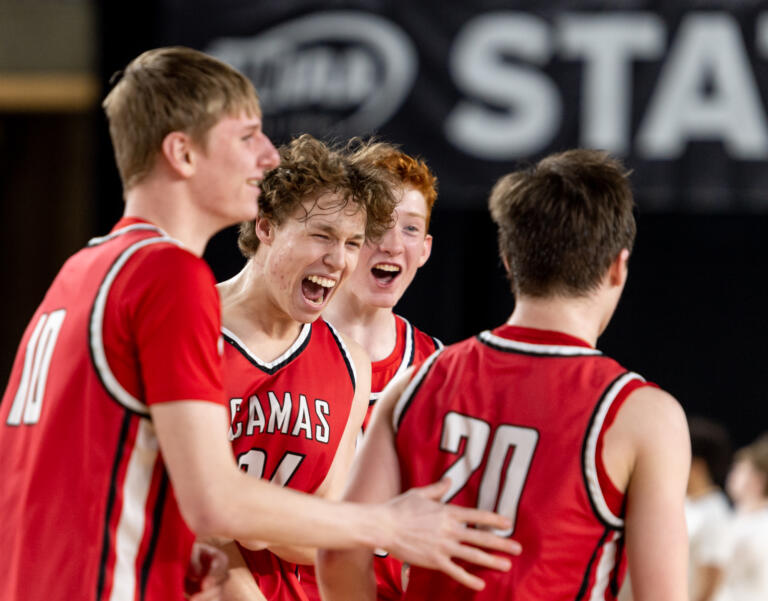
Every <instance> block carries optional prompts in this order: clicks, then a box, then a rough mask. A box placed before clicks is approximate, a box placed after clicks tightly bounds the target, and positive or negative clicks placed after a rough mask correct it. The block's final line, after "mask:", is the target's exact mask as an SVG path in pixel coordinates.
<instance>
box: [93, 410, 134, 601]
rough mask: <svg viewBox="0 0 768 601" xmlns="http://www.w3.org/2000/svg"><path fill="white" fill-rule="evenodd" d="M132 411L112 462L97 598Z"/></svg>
mask: <svg viewBox="0 0 768 601" xmlns="http://www.w3.org/2000/svg"><path fill="white" fill-rule="evenodd" d="M131 419H132V418H131V413H130V412H129V411H126V412H125V416H124V417H123V423H122V426H121V428H120V436H119V438H118V440H117V448H116V450H115V460H114V462H113V464H112V476H111V481H112V484H111V485H110V487H109V494H108V495H107V505H106V507H107V510H106V513H105V518H104V531H103V533H102V543H101V560H100V562H99V580H98V582H97V584H96V599H99V600H100V599H102V594H103V592H104V587H105V584H106V577H107V568H108V565H109V560H110V549H111V548H112V535H111V528H110V522H111V520H112V512H113V511H114V508H115V498H116V496H117V488H118V474H119V472H120V465H121V463H122V461H123V451H124V449H125V442H126V440H127V438H128V433H129V431H130V426H131Z"/></svg>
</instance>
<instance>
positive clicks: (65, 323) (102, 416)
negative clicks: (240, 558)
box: [0, 48, 517, 601]
mask: <svg viewBox="0 0 768 601" xmlns="http://www.w3.org/2000/svg"><path fill="white" fill-rule="evenodd" d="M104 107H105V109H106V112H107V117H108V119H109V124H110V134H111V137H112V142H113V145H114V147H115V155H116V159H117V163H118V168H119V170H120V174H121V178H122V181H123V187H124V196H125V212H124V217H123V219H121V221H120V222H118V224H117V226H116V227H115V229H114V230H113V231H112V232H111V233H110V234H109V235H107V236H104V237H102V238H98V239H95V240H93V241H92V242H91V243H90V244H89V246H88V247H87V248H86V249H84V250H82V251H80V252H79V253H77V254H76V255H74V256H73V257H72V258H70V259H69V260H68V261H67V263H66V264H65V265H64V267H63V268H62V270H61V271H60V273H59V274H58V276H57V277H56V279H55V280H54V282H53V284H52V285H51V288H50V289H49V290H48V292H47V294H46V296H45V298H44V300H43V302H42V304H41V305H40V307H39V308H38V309H37V311H36V312H35V314H34V316H33V318H32V320H31V322H30V324H29V326H28V328H27V330H26V331H25V333H24V336H23V338H22V340H21V344H20V346H19V350H18V352H17V356H16V359H15V362H14V365H13V368H12V372H11V375H10V380H9V382H8V385H7V388H6V390H5V393H4V396H3V401H2V404H1V405H0V420H2V421H0V424H1V425H0V454H2V457H3V461H2V462H0V480H2V482H3V486H2V487H0V514H1V515H2V516H3V519H2V521H1V523H0V548H2V549H3V553H4V556H3V560H4V561H3V562H2V565H3V568H2V572H1V573H0V598H2V599H3V600H8V601H16V600H21V599H24V600H26V601H39V600H43V599H44V600H46V601H53V600H58V599H67V600H69V599H84V600H102V599H123V598H129V599H134V598H135V599H145V600H147V601H155V600H159V599H162V600H180V599H183V598H184V594H185V591H184V589H183V581H184V577H185V574H186V572H187V568H188V564H189V562H190V550H191V548H192V543H193V539H194V535H195V534H198V535H200V536H207V535H211V536H221V537H229V538H236V539H242V540H266V541H269V542H272V543H276V544H279V543H283V544H286V543H300V544H306V545H313V546H319V545H323V546H329V547H346V546H354V545H363V546H366V547H368V548H371V549H374V548H377V547H383V548H385V549H388V550H390V551H392V552H394V553H396V554H399V555H402V556H403V557H404V558H410V559H411V560H412V561H415V562H417V563H418V562H424V563H425V564H427V565H433V566H441V567H442V568H443V569H445V570H446V571H449V572H451V573H452V574H453V575H455V577H457V578H459V579H460V580H462V581H463V582H466V583H467V584H469V585H475V586H476V585H477V583H476V582H474V581H473V580H472V579H471V578H470V577H469V574H468V573H466V572H465V571H464V570H463V569H462V568H460V567H459V566H458V565H456V564H455V563H454V561H453V560H452V559H451V557H457V558H461V557H470V558H472V557H476V556H477V554H476V550H475V549H474V547H472V546H469V545H467V544H465V543H469V544H473V545H474V544H478V543H479V544H480V545H481V546H488V547H489V548H502V544H501V543H497V542H496V539H494V538H491V537H489V536H487V535H488V533H486V532H483V533H482V534H483V535H485V536H484V537H483V538H480V537H479V534H481V533H480V531H473V529H465V528H462V527H461V525H462V524H463V523H466V522H472V521H477V522H478V523H482V524H494V523H495V524H497V525H498V524H499V522H500V521H503V522H507V521H508V520H506V519H503V518H500V517H496V516H493V515H489V514H487V513H483V514H480V513H475V514H468V513H455V512H453V513H451V512H447V511H445V510H443V509H440V508H439V505H437V504H435V503H433V502H432V501H431V500H430V499H431V498H433V497H439V496H440V495H441V494H443V492H444V490H443V489H444V488H445V487H446V483H440V484H436V485H435V486H432V487H428V488H426V489H423V490H421V491H416V492H414V493H411V494H409V495H406V496H405V497H403V498H401V499H399V500H398V501H396V502H394V503H392V504H389V505H381V504H380V505H375V506H365V507H364V506H359V505H352V504H345V503H328V502H326V501H323V500H321V499H317V498H314V497H311V496H308V495H301V494H299V493H295V492H291V491H288V490H284V489H281V488H279V487H276V486H272V485H270V484H269V483H267V482H263V481H261V480H258V479H256V478H250V477H248V476H247V475H246V474H243V473H242V472H241V471H240V470H238V469H237V467H236V465H235V462H234V461H233V455H232V450H231V448H230V445H229V444H228V443H227V441H226V432H227V424H228V422H229V420H228V415H227V411H228V407H227V404H226V401H225V397H224V393H223V389H222V381H221V356H220V353H221V344H220V342H221V338H220V330H221V324H220V313H219V310H220V307H219V298H218V294H217V291H216V288H215V282H214V279H213V275H212V274H211V272H210V270H209V269H208V267H207V266H206V264H205V263H204V261H203V260H202V259H201V258H200V255H201V254H202V252H203V250H204V248H205V245H206V243H207V241H208V239H209V238H210V237H211V236H212V235H213V234H214V233H215V232H217V231H218V230H220V229H222V228H223V227H225V226H228V225H230V224H234V223H238V222H241V221H245V220H249V219H253V218H255V217H256V215H257V199H258V195H259V189H258V186H259V183H260V181H261V180H262V178H263V177H264V175H265V173H266V172H267V171H268V170H270V169H272V168H274V167H275V166H276V165H277V164H278V160H279V157H278V154H277V152H276V151H275V149H274V147H273V146H272V144H271V142H270V141H269V139H268V138H267V137H266V136H265V134H264V133H263V132H262V129H261V119H260V115H261V114H260V110H259V104H258V99H257V97H256V94H255V91H254V90H253V87H252V85H251V84H250V82H249V81H248V80H247V79H246V78H245V77H244V76H242V75H241V74H240V73H238V72H236V71H234V70H233V69H231V68H230V67H228V66H226V65H224V64H223V63H221V62H219V61H217V60H214V59H212V58H211V57H208V56H206V55H204V54H201V53H199V52H195V51H193V50H189V49H184V48H163V49H157V50H152V51H149V52H147V53H144V54H142V55H140V56H139V57H138V58H136V59H135V60H134V61H132V62H131V63H130V64H129V65H128V67H127V68H126V70H125V72H124V73H123V75H122V78H121V79H120V81H119V82H118V83H117V84H116V86H115V87H114V89H113V90H112V91H111V92H110V94H109V95H108V96H107V98H106V100H105V102H104ZM201 441H205V444H201ZM469 531H472V535H471V536H469V535H467V532H469ZM435 537H437V539H438V544H437V546H436V545H435ZM499 540H500V539H499ZM514 548H517V547H516V546H515V547H514ZM484 555H485V557H483V559H482V561H483V562H484V563H486V564H487V563H489V562H491V561H492V560H493V561H494V565H495V566H496V567H500V568H504V567H506V565H508V562H505V563H506V565H504V564H502V563H501V562H500V561H498V558H495V559H493V558H492V556H490V555H487V554H484ZM202 563H204V564H205V563H207V562H202ZM196 576H197V577H198V578H199V577H200V576H201V575H200V574H197V575H196ZM203 581H205V578H204V577H203ZM209 583H210V581H209ZM214 584H215V582H214ZM209 590H215V589H209ZM206 592H208V591H206Z"/></svg>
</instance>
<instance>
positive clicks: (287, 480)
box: [224, 319, 356, 601]
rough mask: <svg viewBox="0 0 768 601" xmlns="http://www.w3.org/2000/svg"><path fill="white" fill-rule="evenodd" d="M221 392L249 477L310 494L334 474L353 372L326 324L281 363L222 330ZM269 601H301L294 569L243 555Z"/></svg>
mask: <svg viewBox="0 0 768 601" xmlns="http://www.w3.org/2000/svg"><path fill="white" fill-rule="evenodd" d="M224 339H225V342H226V344H225V350H224V388H225V391H226V392H227V395H228V397H229V399H230V417H231V420H232V421H231V426H230V431H229V438H230V441H231V442H232V449H233V451H234V453H235V457H236V459H237V462H238V465H239V466H240V468H241V469H243V470H245V471H246V472H247V473H249V474H251V475H253V476H256V477H260V478H265V479H268V480H271V481H273V482H275V483H277V484H280V485H283V486H289V487H291V488H295V489H297V490H301V491H303V492H307V493H313V492H315V491H316V490H317V488H318V487H319V486H320V485H321V484H322V482H323V480H324V479H325V477H326V475H327V474H328V471H329V470H330V468H331V464H332V463H333V459H334V457H335V455H336V450H337V449H338V446H339V443H340V441H341V437H342V435H343V433H344V429H345V428H346V425H347V421H348V419H349V413H350V410H351V407H352V400H353V397H354V390H355V384H356V375H355V372H354V364H353V362H352V359H351V357H350V356H349V354H348V352H347V350H346V348H345V347H344V345H343V343H342V341H341V338H340V337H339V335H338V333H337V332H335V331H334V330H333V329H332V328H331V327H330V326H329V325H328V324H327V323H326V322H325V321H323V320H322V319H319V320H317V321H316V322H314V323H313V324H306V325H304V326H303V328H302V330H301V333H300V334H299V337H298V338H297V340H296V342H295V343H294V344H293V345H292V346H291V347H290V348H289V349H288V350H287V351H286V352H285V353H283V355H281V356H280V357H278V358H277V359H276V360H274V361H271V362H269V363H267V362H264V361H262V360H261V359H259V358H258V357H257V356H256V355H255V354H254V352H253V350H252V349H248V348H247V347H246V346H245V344H243V343H242V342H241V341H240V340H239V339H238V338H237V335H236V334H235V333H233V332H231V331H228V330H226V329H225V330H224ZM242 551H243V556H244V558H245V560H246V562H247V563H248V566H249V567H250V569H251V572H252V573H253V575H254V577H255V578H256V580H257V582H258V584H259V588H260V589H261V591H262V593H263V594H264V595H265V596H266V597H267V599H269V600H270V601H278V600H286V601H287V600H302V599H305V594H304V591H303V590H302V588H301V585H300V584H299V581H298V577H297V575H296V566H294V565H293V564H290V563H287V562H285V561H283V560H281V559H280V558H278V557H277V556H275V555H273V554H272V553H270V552H269V551H267V550H264V551H258V552H252V551H248V550H245V549H242Z"/></svg>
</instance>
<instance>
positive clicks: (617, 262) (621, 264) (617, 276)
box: [608, 248, 629, 287]
mask: <svg viewBox="0 0 768 601" xmlns="http://www.w3.org/2000/svg"><path fill="white" fill-rule="evenodd" d="M628 271H629V251H628V250H627V249H626V248H622V249H621V251H620V252H619V254H618V255H616V258H615V259H614V260H613V261H612V262H611V265H610V267H608V282H609V283H610V284H611V286H621V287H623V286H624V283H625V282H626V281H627V273H628Z"/></svg>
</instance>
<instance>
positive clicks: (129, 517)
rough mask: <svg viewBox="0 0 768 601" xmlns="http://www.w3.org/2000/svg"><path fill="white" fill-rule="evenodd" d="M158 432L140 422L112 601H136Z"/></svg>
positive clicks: (117, 542) (128, 480) (117, 546)
mask: <svg viewBox="0 0 768 601" xmlns="http://www.w3.org/2000/svg"><path fill="white" fill-rule="evenodd" d="M158 455H159V452H158V444H157V438H156V436H155V429H154V426H153V425H152V423H151V422H150V421H148V420H140V422H139V428H138V433H137V435H136V442H135V445H134V448H133V449H132V450H131V454H130V457H129V460H128V470H127V472H126V475H125V482H124V484H123V499H124V502H123V508H122V512H121V514H120V520H119V522H118V526H117V532H116V534H115V553H116V560H115V579H114V584H113V587H112V594H111V595H110V597H109V599H110V601H134V599H135V596H136V595H135V593H136V587H137V583H138V582H137V575H136V565H137V558H138V553H139V546H140V545H141V541H142V539H143V538H144V532H145V526H146V503H147V498H148V496H149V490H150V487H151V485H152V474H153V472H154V469H155V463H156V462H157V459H158Z"/></svg>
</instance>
